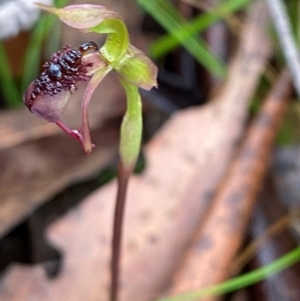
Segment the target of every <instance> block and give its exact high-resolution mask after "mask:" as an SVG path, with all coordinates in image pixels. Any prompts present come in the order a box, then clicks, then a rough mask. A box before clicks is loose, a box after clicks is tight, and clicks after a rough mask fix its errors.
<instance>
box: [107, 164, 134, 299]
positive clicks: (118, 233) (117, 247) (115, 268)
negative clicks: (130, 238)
mask: <svg viewBox="0 0 300 301" xmlns="http://www.w3.org/2000/svg"><path fill="white" fill-rule="evenodd" d="M131 172H132V170H131V169H128V168H125V167H124V165H123V164H122V162H121V163H120V165H119V172H118V192H117V199H116V206H115V214H114V226H113V240H112V259H111V288H110V301H117V300H118V293H119V278H120V277H119V275H120V272H119V271H120V257H121V256H120V254H121V244H122V232H123V231H122V227H123V219H124V209H125V203H126V194H127V187H128V182H129V178H130V175H131Z"/></svg>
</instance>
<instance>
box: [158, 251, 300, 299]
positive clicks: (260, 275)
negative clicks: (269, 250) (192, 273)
mask: <svg viewBox="0 0 300 301" xmlns="http://www.w3.org/2000/svg"><path fill="white" fill-rule="evenodd" d="M299 260H300V247H297V248H295V249H294V250H292V251H290V252H289V253H287V254H286V255H284V256H282V257H280V258H278V259H277V260H275V261H274V262H272V263H271V264H269V265H267V266H265V267H262V268H260V269H257V270H254V271H252V272H250V273H247V274H244V275H242V276H239V277H236V278H233V279H231V280H229V281H226V282H223V283H220V284H218V285H214V286H211V287H208V288H205V289H201V290H199V291H195V292H191V293H186V294H182V295H178V296H174V297H167V298H161V299H158V300H156V301H193V300H196V299H197V300H198V299H199V298H204V297H208V296H218V295H223V294H226V293H229V292H233V291H236V290H238V289H241V288H243V287H246V286H249V285H252V284H254V283H257V282H259V281H261V280H263V279H265V278H266V277H268V276H270V275H272V274H275V273H278V272H280V271H282V270H283V269H286V268H287V267H289V266H291V265H293V264H294V263H296V262H298V261H299Z"/></svg>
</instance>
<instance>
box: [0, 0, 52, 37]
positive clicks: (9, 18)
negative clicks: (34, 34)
mask: <svg viewBox="0 0 300 301" xmlns="http://www.w3.org/2000/svg"><path fill="white" fill-rule="evenodd" d="M34 2H40V3H43V4H47V5H51V4H52V2H53V1H52V0H4V1H3V0H2V1H1V0H0V40H3V39H7V38H10V37H13V36H16V35H17V34H18V33H19V32H20V31H23V30H26V29H29V28H31V27H32V26H33V24H34V23H35V22H36V20H37V19H38V17H39V14H40V9H39V8H38V7H37V6H36V5H34Z"/></svg>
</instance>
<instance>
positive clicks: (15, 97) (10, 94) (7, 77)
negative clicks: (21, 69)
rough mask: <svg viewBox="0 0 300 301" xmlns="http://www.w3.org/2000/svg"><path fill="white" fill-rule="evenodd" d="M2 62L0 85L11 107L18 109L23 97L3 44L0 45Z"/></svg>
mask: <svg viewBox="0 0 300 301" xmlns="http://www.w3.org/2000/svg"><path fill="white" fill-rule="evenodd" d="M0 62H1V68H0V85H1V90H2V93H3V96H4V98H5V101H6V103H7V104H8V106H9V107H16V106H17V105H18V104H20V102H21V100H22V97H21V93H20V91H19V90H18V87H17V85H16V82H15V80H14V77H13V74H12V72H11V67H10V64H9V61H8V58H7V55H6V51H5V49H4V46H3V44H2V43H0Z"/></svg>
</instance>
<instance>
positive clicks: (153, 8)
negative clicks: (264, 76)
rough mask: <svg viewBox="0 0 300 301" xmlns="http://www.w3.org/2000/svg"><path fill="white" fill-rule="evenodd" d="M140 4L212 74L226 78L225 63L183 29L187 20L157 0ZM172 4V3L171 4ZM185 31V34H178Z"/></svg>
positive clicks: (146, 0)
mask: <svg viewBox="0 0 300 301" xmlns="http://www.w3.org/2000/svg"><path fill="white" fill-rule="evenodd" d="M138 2H139V4H140V5H141V6H142V7H143V8H144V9H145V10H146V11H148V12H149V13H150V14H151V15H152V16H153V17H154V18H155V19H156V20H157V21H158V22H159V23H160V24H161V25H162V26H163V27H164V28H165V29H166V30H167V31H168V32H170V34H171V35H172V36H173V37H174V38H175V39H176V40H178V41H179V42H180V43H182V46H183V47H185V48H186V49H187V51H189V52H190V53H191V54H192V56H193V57H194V58H195V59H196V60H197V61H198V62H199V63H200V64H202V65H203V66H204V67H205V68H206V69H208V70H209V71H210V72H211V73H212V74H214V75H216V76H218V77H221V78H224V77H225V75H226V68H225V66H224V64H223V63H222V62H221V61H220V60H219V59H218V58H216V57H215V56H214V55H213V54H212V53H211V52H210V49H209V47H208V46H207V44H206V43H205V42H204V41H203V40H202V39H200V38H197V39H195V38H194V37H192V36H191V35H190V34H189V33H188V32H187V31H186V30H183V29H182V25H187V24H188V23H187V22H186V21H184V22H178V20H176V19H174V18H173V17H172V16H171V15H170V14H169V13H168V12H167V11H166V10H165V9H164V7H165V5H166V3H164V6H162V5H161V0H160V2H157V0H151V1H149V0H138ZM169 5H171V4H169ZM180 32H183V33H184V34H178V33H180Z"/></svg>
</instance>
